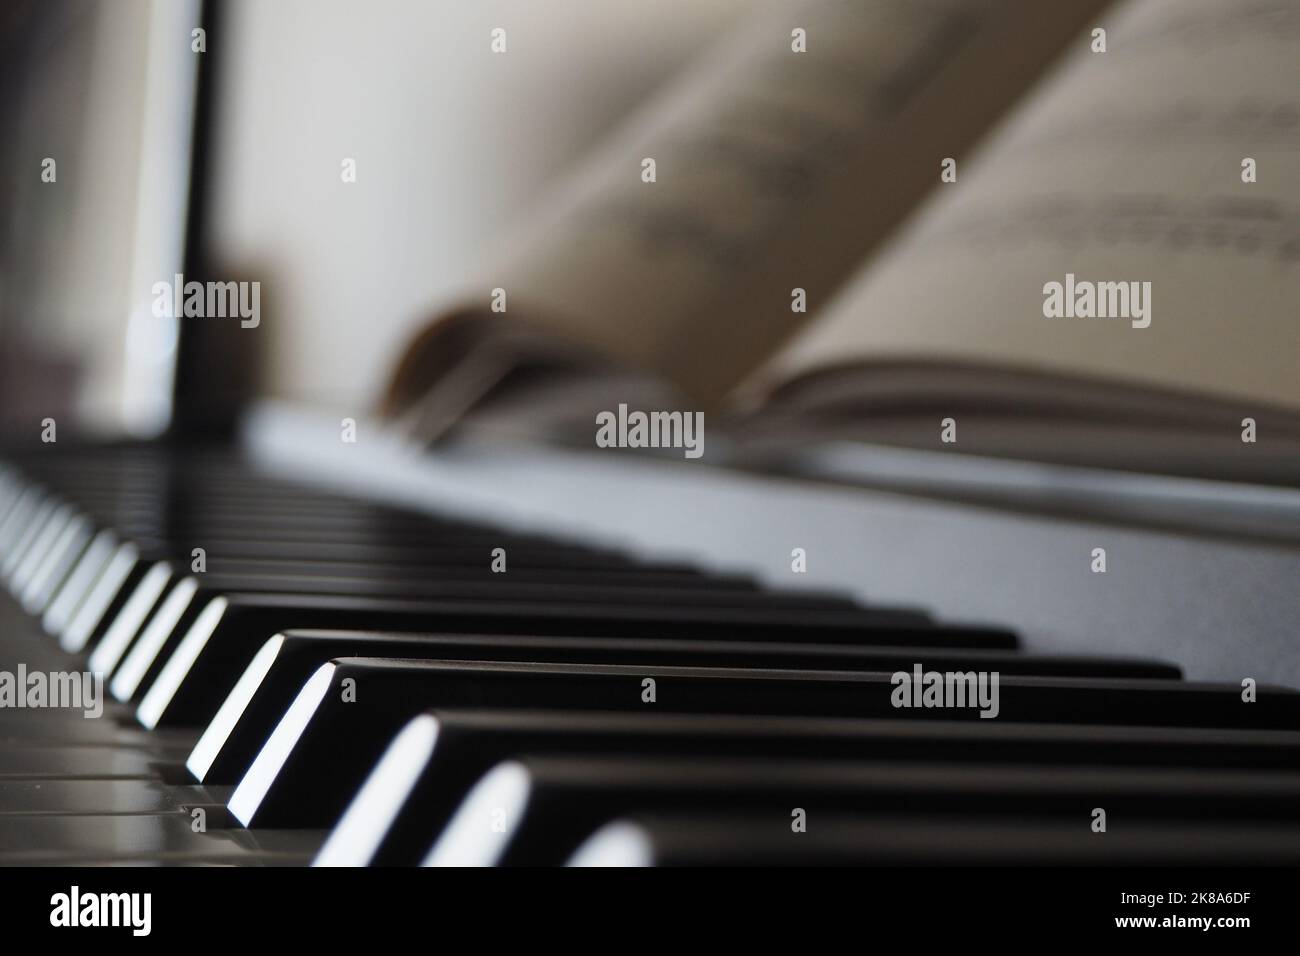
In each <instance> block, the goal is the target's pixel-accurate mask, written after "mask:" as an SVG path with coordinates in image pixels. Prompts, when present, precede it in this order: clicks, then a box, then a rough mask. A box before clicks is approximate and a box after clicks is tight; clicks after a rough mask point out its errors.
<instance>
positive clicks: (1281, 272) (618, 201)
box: [386, 0, 1300, 483]
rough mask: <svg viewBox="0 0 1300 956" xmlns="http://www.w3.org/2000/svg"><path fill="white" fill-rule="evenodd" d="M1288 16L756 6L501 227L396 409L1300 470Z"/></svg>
mask: <svg viewBox="0 0 1300 956" xmlns="http://www.w3.org/2000/svg"><path fill="white" fill-rule="evenodd" d="M1297 40H1300V3H1298V2H1296V0H1123V2H1119V3H1115V4H1107V3H1104V2H1101V0H1072V2H1060V3H1051V4H1043V3H1039V2H1032V0H1026V2H1021V0H990V2H982V0H925V2H913V0H882V2H873V3H845V2H842V0H801V2H799V3H787V4H781V5H778V6H775V7H769V8H766V9H765V10H764V12H763V15H762V16H755V17H754V18H752V19H751V20H750V21H749V22H748V23H747V24H746V26H745V28H744V29H743V30H742V31H741V32H740V33H739V34H738V35H736V36H733V37H727V38H725V39H724V40H723V42H722V43H721V44H720V45H719V47H718V48H717V49H715V50H713V51H711V52H709V53H708V54H706V55H704V56H702V57H701V59H700V61H699V62H698V63H697V64H696V65H695V66H694V67H693V68H692V69H691V70H689V71H687V73H686V74H684V75H682V76H681V77H679V78H678V80H677V81H676V82H675V83H674V84H672V85H671V88H669V89H666V90H664V91H662V93H661V95H659V96H657V97H656V98H655V99H654V100H653V102H650V103H647V104H646V106H645V108H644V110H643V111H642V112H640V113H639V114H638V115H636V116H633V117H630V118H629V120H628V122H627V124H626V125H625V126H624V127H623V128H622V129H621V130H619V131H617V132H615V133H614V134H613V135H612V136H611V137H610V140H609V141H608V143H607V144H606V145H605V147H603V148H602V149H601V150H600V151H599V152H598V153H597V154H596V155H593V156H591V157H590V159H589V161H588V162H587V163H585V164H583V165H582V166H581V167H580V168H578V169H576V170H574V172H573V174H572V176H571V177H570V179H569V180H568V182H567V184H566V185H565V186H564V187H563V188H561V189H557V190H556V191H555V192H554V193H553V194H552V195H551V196H549V197H548V200H547V202H546V204H545V206H544V207H543V208H541V209H538V210H536V211H535V213H534V214H533V215H532V217H531V218H530V219H528V220H527V221H526V222H524V223H522V224H521V225H520V227H519V228H518V229H517V230H515V231H514V232H513V233H512V235H511V236H510V237H509V240H508V242H506V243H503V247H502V248H501V249H499V250H491V251H490V254H488V255H487V256H486V257H485V262H484V268H483V270H482V272H481V274H480V275H478V276H476V277H474V279H473V280H472V281H471V282H470V283H469V284H468V291H467V293H466V295H465V297H464V298H463V299H462V300H460V301H456V302H452V303H448V304H447V307H446V308H445V309H443V310H441V311H440V312H439V313H438V314H437V316H436V317H435V319H434V321H432V322H431V323H430V325H429V326H428V327H427V328H426V330H425V331H424V332H423V333H422V334H421V336H420V337H419V338H418V339H417V340H416V341H415V342H414V343H412V345H411V347H410V349H409V350H408V352H407V354H406V356H405V358H404V360H403V362H402V364H401V367H400V368H399V369H398V370H397V372H396V374H395V376H394V378H393V382H392V386H391V388H390V390H389V393H388V395H387V397H386V410H387V411H388V413H389V414H390V415H392V416H393V417H394V418H395V419H397V420H398V421H400V422H401V423H402V425H403V427H405V428H407V429H409V430H410V431H411V432H412V434H414V435H415V436H417V437H419V438H421V439H424V440H433V439H436V438H438V437H440V436H441V435H443V434H445V433H446V432H447V430H448V429H449V428H452V427H454V426H455V425H456V424H457V423H458V422H464V421H467V420H473V421H478V422H481V423H487V424H489V425H490V426H495V427H498V428H505V429H507V430H513V431H518V432H533V433H538V432H548V433H551V434H557V433H558V434H563V435H566V436H568V437H570V438H571V439H572V440H577V441H583V440H585V441H587V442H590V441H591V434H592V431H593V428H594V426H593V424H592V422H593V414H595V413H597V412H598V411H599V410H601V409H610V408H613V407H614V403H623V404H627V405H629V406H630V407H642V408H647V407H653V408H678V409H698V410H701V411H703V412H705V413H706V414H707V415H709V416H710V421H711V422H714V423H717V425H718V427H719V429H720V430H725V431H726V432H727V433H728V434H730V435H731V436H732V437H733V438H735V439H736V440H737V441H738V442H739V443H740V445H741V447H757V448H763V447H768V446H772V445H776V446H782V447H791V446H793V447H797V446H798V444H799V443H800V442H806V441H810V440H820V439H861V440H864V441H869V442H885V443H893V444H900V445H907V446H913V447H923V448H937V449H943V450H953V451H959V452H974V453H981V454H996V455H1011V456H1016V457H1027V458H1034V459H1045V460H1054V461H1071V462H1081V463H1088V464H1095V465H1102V466H1114V467H1125V468H1139V469H1144V470H1165V471H1173V472H1177V473H1194V474H1207V475H1213V476H1217V477H1228V478H1248V479H1252V480H1273V481H1284V482H1289V483H1294V482H1296V481H1300V374H1298V373H1300V362H1298V361H1297V359H1298V358H1300V348H1298V347H1297V346H1298V345H1300V325H1298V323H1300V308H1298V303H1300V86H1297V83H1296V74H1295V50H1296V45H1297ZM801 43H802V45H803V47H802V49H800V44H801ZM583 436H585V438H584V437H583Z"/></svg>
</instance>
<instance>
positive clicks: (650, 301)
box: [391, 0, 1102, 431]
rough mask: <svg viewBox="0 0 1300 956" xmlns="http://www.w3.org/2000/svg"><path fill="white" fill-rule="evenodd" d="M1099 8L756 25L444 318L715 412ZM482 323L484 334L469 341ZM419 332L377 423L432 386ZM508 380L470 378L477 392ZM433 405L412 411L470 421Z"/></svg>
mask: <svg viewBox="0 0 1300 956" xmlns="http://www.w3.org/2000/svg"><path fill="white" fill-rule="evenodd" d="M1101 5H1102V4H1101V3H1100V2H1094V0H1071V2H1061V3H1052V4H1043V3H1039V2H1037V0H1033V2H1028V0H1023V2H1022V0H879V2H873V3H846V2H843V0H799V2H788V3H781V4H777V5H774V6H763V7H760V8H759V9H756V10H755V12H754V14H753V16H751V17H749V18H748V22H747V23H746V24H745V25H744V27H743V28H742V29H739V30H737V31H736V34H735V35H734V36H730V37H728V38H727V39H726V40H725V41H723V42H721V43H719V45H718V46H717V47H716V48H711V49H710V50H709V51H708V52H707V53H705V54H703V55H701V56H700V57H699V58H698V60H697V61H696V63H695V65H694V66H693V67H692V68H691V69H690V70H688V71H686V72H685V73H683V74H682V75H681V76H680V77H678V78H677V79H676V80H675V81H674V83H673V84H672V85H671V86H670V87H669V88H668V89H666V90H665V91H664V92H663V93H662V94H661V95H659V96H658V97H656V98H655V100H654V101H653V102H652V103H651V104H649V105H647V106H646V108H645V109H644V110H643V111H641V112H640V113H639V114H638V115H637V116H636V117H635V118H633V119H630V120H629V121H628V123H627V124H626V125H625V126H624V128H623V129H622V131H621V133H619V134H618V135H616V136H614V137H613V138H612V139H611V140H609V141H608V142H606V143H605V145H604V146H603V147H602V148H601V149H599V150H598V151H597V152H596V153H595V154H594V155H593V156H591V157H590V158H589V159H588V160H587V161H586V162H584V163H583V164H581V165H580V166H578V167H577V168H576V169H575V170H574V171H573V172H572V174H571V175H570V176H569V177H567V178H566V179H565V181H564V184H563V186H562V187H560V188H557V189H556V190H555V192H554V194H553V195H552V196H551V197H550V198H549V200H548V202H547V203H546V204H545V205H544V206H543V207H542V208H541V209H540V210H538V212H537V214H536V216H535V217H533V218H531V219H530V220H529V221H528V222H527V224H526V225H525V226H523V227H521V229H520V230H519V231H518V234H517V236H515V237H514V241H512V242H510V243H509V244H507V245H506V246H505V247H503V248H502V249H501V250H492V254H491V255H490V256H489V257H488V262H487V265H486V266H485V267H484V268H483V269H482V270H480V271H478V272H476V273H475V274H474V278H473V281H472V282H470V283H467V285H469V286H470V291H469V292H468V293H467V295H466V296H465V297H462V298H460V299H458V300H456V301H455V302H453V303H452V304H450V305H449V308H448V309H447V311H446V312H444V313H443V317H444V318H448V319H450V318H452V317H455V318H456V319H458V320H460V322H461V324H468V323H472V322H473V321H476V320H475V319H474V316H475V315H478V316H481V317H482V318H483V319H485V320H486V319H498V318H501V317H502V316H504V315H508V316H509V321H510V322H512V323H517V324H526V325H527V326H528V327H529V328H530V329H533V330H537V331H540V332H544V333H545V334H548V335H552V336H553V337H554V338H555V339H556V340H558V341H560V342H565V341H567V342H570V343H572V344H573V345H574V346H575V347H581V348H586V349H590V350H592V351H593V352H595V353H597V354H598V355H602V356H604V357H605V358H606V359H608V360H609V361H611V362H615V363H619V364H622V365H625V366H627V367H629V368H631V369H636V370H639V371H642V372H650V373H654V374H657V375H659V376H660V377H661V378H662V379H663V380H665V381H667V382H671V383H673V384H674V385H676V386H678V387H679V388H680V389H681V390H682V391H683V392H685V393H686V394H687V395H688V396H690V398H691V400H692V401H695V402H697V403H702V404H705V405H710V404H713V403H716V402H717V401H718V400H720V399H721V398H722V397H723V396H724V395H725V394H726V393H727V392H728V391H729V390H730V389H731V388H732V387H733V386H734V385H735V384H736V383H737V382H738V381H740V380H741V379H742V378H743V377H744V376H745V375H746V374H747V373H748V372H749V371H751V370H752V369H753V368H754V367H756V366H757V365H758V364H759V363H761V362H762V361H763V360H764V359H765V358H766V357H767V356H769V355H770V354H771V353H772V351H773V350H774V349H776V348H777V347H778V346H779V345H780V343H781V342H782V341H784V340H785V339H786V338H788V337H789V336H790V335H792V334H793V333H794V332H795V331H796V330H797V329H798V328H799V326H800V325H802V324H803V323H804V322H805V321H807V320H808V318H809V317H810V316H812V315H813V314H814V313H815V312H816V311H817V309H818V307H819V306H821V305H822V304H823V303H825V302H827V301H828V300H829V298H830V296H831V294H832V292H833V290H834V289H835V288H836V287H837V286H838V285H839V283H840V282H841V281H843V279H844V278H845V277H846V276H847V275H848V274H849V273H850V272H851V270H852V269H853V268H855V267H856V266H857V265H858V264H859V263H860V262H861V261H862V259H863V257H864V256H865V255H866V254H867V252H868V251H869V250H870V249H871V248H872V247H873V246H874V245H875V244H877V243H878V242H880V241H882V240H883V239H884V238H885V237H886V236H888V235H889V234H890V233H891V231H892V229H893V227H894V226H895V225H896V224H897V223H898V222H900V221H901V219H902V218H903V217H904V215H905V214H906V213H907V212H908V211H910V210H911V209H912V208H913V206H914V205H915V204H916V203H917V202H918V201H919V200H920V198H921V196H923V195H924V194H925V193H926V192H927V191H928V190H929V189H931V188H932V187H933V185H934V182H935V173H936V171H937V169H938V164H939V160H940V158H941V157H943V156H947V155H961V154H962V152H963V151H964V149H965V148H967V147H968V146H969V145H971V144H972V143H973V142H974V141H975V140H976V139H977V138H978V137H979V136H980V135H981V134H982V133H984V132H985V130H986V129H987V128H988V127H989V126H990V125H991V124H992V122H993V120H994V118H995V117H996V116H998V115H1000V114H1001V113H1002V112H1003V111H1004V110H1006V109H1008V108H1009V107H1010V105H1011V104H1012V103H1013V102H1014V101H1015V100H1016V98H1017V96H1018V95H1019V94H1020V93H1021V92H1022V91H1023V89H1024V88H1025V86H1026V85H1027V84H1029V83H1030V82H1031V81H1032V80H1033V79H1035V78H1036V77H1037V76H1038V75H1039V73H1040V72H1041V71H1042V70H1043V69H1044V68H1045V66H1046V65H1047V64H1048V63H1049V62H1051V60H1052V59H1053V58H1054V55H1055V53H1056V52H1057V51H1058V50H1059V49H1060V47H1061V46H1062V45H1063V44H1064V43H1065V42H1066V40H1067V39H1068V38H1069V37H1071V36H1073V35H1074V34H1075V32H1076V31H1077V30H1078V29H1079V28H1080V27H1081V26H1082V25H1083V24H1084V23H1085V22H1086V20H1087V18H1088V16H1089V15H1090V14H1091V12H1093V11H1095V10H1096V9H1098V8H1099V7H1100V6H1101ZM493 289H500V290H501V292H502V294H503V295H504V296H505V300H504V302H503V303H500V304H499V303H497V302H493V301H491V300H492V290H493ZM796 290H799V291H798V292H796ZM797 296H798V297H801V298H802V300H803V301H802V302H800V301H798V299H797V298H796V297H797ZM498 306H499V307H498ZM796 306H805V307H803V308H798V307H796ZM493 313H496V314H493ZM499 325H500V323H495V324H489V323H487V322H486V321H484V322H483V326H482V327H483V329H484V334H485V335H487V334H490V332H489V330H490V329H491V328H493V327H494V326H496V327H499ZM436 331H437V326H436V325H435V326H434V331H433V332H431V333H430V334H429V336H428V337H427V338H426V339H425V340H424V341H419V342H417V343H416V345H415V346H414V347H413V349H412V353H411V356H413V357H408V360H407V361H406V363H405V365H404V367H403V368H402V370H401V371H400V372H399V375H398V376H397V381H396V383H395V386H394V389H393V390H392V393H391V397H392V402H391V404H392V405H393V406H394V407H395V408H400V407H402V406H404V405H407V404H409V403H410V402H411V401H413V400H414V399H415V397H416V396H418V395H420V394H422V393H425V392H427V391H428V390H429V389H430V388H433V387H435V386H437V385H438V384H439V383H438V382H437V381H436V379H437V378H438V377H439V376H440V375H441V374H442V373H443V372H444V371H445V368H446V365H447V363H446V362H445V361H444V360H443V359H442V358H441V357H440V354H441V355H445V354H446V353H447V348H448V346H447V341H445V340H444V341H440V340H439V339H438V338H437V337H436V335H435V333H436ZM455 334H456V335H457V336H461V335H463V334H466V333H463V332H461V331H459V330H458V331H457V332H456V333H455ZM507 365H508V362H505V363H485V369H484V374H483V375H476V376H472V378H473V382H472V383H471V384H472V386H473V388H474V389H479V390H481V389H482V388H484V385H485V383H486V382H487V375H488V374H489V372H491V371H493V370H495V371H497V372H499V371H500V369H501V368H503V367H505V366H507ZM443 391H444V394H441V395H437V396H436V398H437V401H428V402H426V404H427V405H443V406H450V407H453V408H456V409H459V408H461V407H462V406H465V405H467V404H469V400H467V399H466V398H464V396H459V395H448V394H445V393H447V392H449V391H451V390H450V389H444V390H443ZM472 398H473V395H472V394H471V395H470V399H472ZM446 418H447V416H445V415H444V416H442V420H443V421H445V420H446ZM422 431H423V429H422Z"/></svg>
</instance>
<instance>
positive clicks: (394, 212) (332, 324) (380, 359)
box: [214, 0, 747, 409]
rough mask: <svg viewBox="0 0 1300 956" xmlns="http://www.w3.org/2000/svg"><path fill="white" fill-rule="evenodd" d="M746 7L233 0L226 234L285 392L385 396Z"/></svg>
mask: <svg viewBox="0 0 1300 956" xmlns="http://www.w3.org/2000/svg"><path fill="white" fill-rule="evenodd" d="M746 6H747V3H746V0H656V2H653V3H641V2H636V0H436V2H417V0H372V2H367V3H364V4H357V3H351V2H347V3H345V2H342V0H325V2H322V0H276V2H270V3H267V2H250V0H239V2H236V3H233V4H232V5H231V9H230V11H229V14H228V24H227V27H226V29H225V30H223V33H225V34H226V36H227V37H228V40H227V41H225V42H229V43H231V44H236V45H237V48H234V49H229V50H226V51H224V52H225V53H226V54H227V58H226V61H225V62H226V63H227V64H228V66H229V67H230V70H229V72H228V74H227V76H226V84H227V85H226V87H225V89H224V94H225V95H224V99H223V102H222V112H221V121H220V123H219V125H218V134H219V139H218V150H217V154H216V157H217V168H218V170H220V176H219V178H218V180H217V184H216V185H217V190H216V197H217V203H216V210H215V239H216V243H217V248H218V250H219V252H220V253H221V256H222V260H223V268H224V269H226V270H228V271H230V272H231V275H230V276H229V277H230V278H235V277H238V278H246V279H259V280H261V281H262V302H261V307H262V315H263V319H262V325H261V327H260V328H259V329H258V330H257V332H256V333H250V334H258V335H261V336H263V337H264V340H263V341H262V342H261V343H260V350H261V351H262V352H263V354H264V355H265V356H266V357H267V359H268V360H269V364H268V365H267V367H266V376H265V388H266V391H267V393H268V394H270V395H273V396H275V397H277V398H288V399H292V400H296V401H307V402H312V403H315V404H319V405H323V406H327V407H330V408H340V409H360V408H362V407H365V406H368V405H369V404H370V403H371V402H373V400H374V399H375V397H376V395H377V394H378V392H379V390H380V389H381V388H382V385H383V382H384V380H385V377H386V375H387V374H388V371H389V369H390V367H391V366H392V364H393V363H394V362H395V360H396V358H397V355H398V354H399V352H400V350H401V348H402V346H403V344H404V343H405V342H406V340H407V338H408V337H409V336H410V335H411V334H412V333H413V332H414V331H415V329H416V328H418V326H419V325H420V324H421V323H422V322H424V321H426V320H427V319H428V318H429V316H430V315H431V313H432V312H433V311H434V310H435V309H436V308H437V307H438V306H439V305H440V304H442V303H444V302H446V301H447V299H448V298H449V297H450V296H451V295H452V294H453V293H454V292H456V291H459V290H460V289H461V288H462V287H463V286H462V283H463V282H464V281H465V276H466V273H467V271H468V270H469V269H470V268H472V266H473V264H474V263H475V262H476V261H477V260H478V259H479V258H480V257H484V256H489V255H491V253H492V251H493V248H494V245H495V243H496V242H497V241H498V238H499V237H500V236H501V235H502V233H503V230H504V229H507V228H508V224H509V223H510V221H511V220H512V218H514V217H516V216H518V215H520V214H521V212H523V211H525V210H526V209H527V206H528V205H529V203H530V201H532V200H534V199H535V198H537V197H539V194H540V191H541V190H542V189H543V187H544V185H545V183H546V182H547V181H548V180H550V179H552V178H553V177H555V176H556V175H557V174H560V173H562V172H563V171H564V170H565V168H566V167H567V165H568V164H569V163H570V162H571V161H573V160H574V159H575V158H576V157H577V156H579V155H581V153H582V152H583V151H584V150H585V149H586V148H588V147H589V146H590V145H592V144H593V143H594V142H595V141H596V140H597V139H598V138H599V137H600V136H602V135H603V134H604V133H606V132H607V131H608V130H610V129H611V128H612V127H614V126H615V124H617V123H618V122H619V121H620V119H621V118H622V117H623V116H624V115H625V113H627V112H628V111H629V110H630V109H631V108H632V107H633V106H634V105H635V104H637V103H638V102H639V101H641V100H642V99H643V98H644V97H645V96H646V95H647V93H648V92H649V91H651V90H653V89H654V88H655V86H656V85H657V84H659V83H660V82H661V81H662V80H663V79H664V78H665V77H666V76H667V75H668V74H670V73H671V72H672V71H673V70H674V69H676V68H678V67H679V66H681V65H682V64H683V63H685V62H686V61H687V60H688V59H689V58H690V57H691V56H692V55H693V54H694V53H696V52H698V51H699V50H700V48H701V47H703V46H705V45H706V44H707V43H709V42H710V41H711V40H713V39H714V38H715V37H716V36H718V34H719V33H721V32H723V31H725V30H726V27H727V24H728V23H729V22H730V21H732V20H733V19H735V18H736V17H737V16H739V15H741V14H742V13H743V11H744V10H745V8H746ZM494 27H504V28H505V29H506V30H507V41H508V52H507V53H506V54H504V55H500V54H493V53H492V52H491V50H490V46H489V42H490V31H491V30H492V29H493V28H494ZM214 42H220V41H217V40H216V38H214ZM344 157H352V158H355V160H356V163H357V182H356V183H355V184H344V183H343V182H342V181H341V178H340V170H341V161H342V160H343V158H344ZM483 291H484V295H485V296H486V295H487V290H483Z"/></svg>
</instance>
